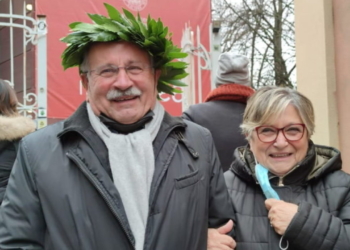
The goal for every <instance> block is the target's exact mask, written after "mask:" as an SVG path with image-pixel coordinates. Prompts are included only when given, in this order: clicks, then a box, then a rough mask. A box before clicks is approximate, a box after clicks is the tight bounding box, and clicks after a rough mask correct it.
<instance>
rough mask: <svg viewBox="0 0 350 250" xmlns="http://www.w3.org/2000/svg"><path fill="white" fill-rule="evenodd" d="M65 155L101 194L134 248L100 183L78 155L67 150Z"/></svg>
mask: <svg viewBox="0 0 350 250" xmlns="http://www.w3.org/2000/svg"><path fill="white" fill-rule="evenodd" d="M66 155H67V156H68V158H70V159H71V160H72V161H74V162H75V163H76V164H77V165H78V167H79V168H80V170H81V171H82V172H83V174H84V175H85V176H86V177H87V178H88V180H89V181H90V182H91V183H92V185H93V186H94V187H95V188H97V190H98V191H99V193H100V194H101V196H102V198H103V199H104V200H105V202H106V203H107V205H108V207H109V209H110V210H111V211H112V213H113V214H114V216H115V217H116V218H117V220H118V222H119V224H120V225H121V227H122V228H123V230H124V233H125V234H126V236H127V237H128V240H129V241H130V243H131V245H132V246H133V248H134V249H135V245H134V243H133V240H132V239H131V238H130V235H129V234H128V231H127V230H126V228H125V226H124V224H123V223H122V221H121V219H120V217H119V215H118V214H117V213H116V212H115V211H114V209H113V204H111V202H110V201H109V199H108V197H106V195H105V194H104V191H103V190H102V188H101V187H100V184H99V183H98V182H96V181H95V179H94V176H93V175H92V174H91V172H90V171H88V170H87V169H86V168H85V164H84V163H83V162H82V160H81V159H79V157H77V156H76V155H74V154H71V153H69V152H67V153H66Z"/></svg>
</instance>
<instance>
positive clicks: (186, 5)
mask: <svg viewBox="0 0 350 250" xmlns="http://www.w3.org/2000/svg"><path fill="white" fill-rule="evenodd" d="M104 2H105V1H102V0H94V1H92V0H91V1H83V0H59V1H48V0H36V14H37V15H45V16H46V18H47V25H48V34H47V41H48V42H47V43H48V44H47V62H48V65H47V68H48V76H47V78H48V118H51V119H64V118H66V117H68V116H69V115H71V114H72V113H73V112H74V110H75V109H76V108H77V107H78V105H79V104H80V103H81V102H82V101H83V100H84V99H85V91H84V90H83V89H82V87H81V85H80V82H79V74H78V69H77V68H73V69H68V70H66V71H63V68H62V66H61V54H62V52H63V50H64V49H65V46H66V44H65V43H63V42H60V38H62V37H64V36H66V35H67V33H68V32H69V27H68V25H69V24H70V23H72V22H76V21H83V22H91V21H90V19H89V18H88V16H87V14H86V13H99V14H102V15H107V12H106V10H105V8H104V5H103V3H104ZM108 3H109V4H111V5H113V6H115V7H116V8H117V9H119V10H121V9H122V8H125V9H127V10H129V11H131V12H133V13H136V11H139V12H140V15H141V17H143V18H147V16H148V15H149V14H150V15H151V17H152V18H155V19H158V18H160V19H161V20H162V21H163V23H164V25H165V26H168V27H169V30H170V32H171V33H172V34H173V36H172V37H173V38H172V39H173V42H174V43H175V44H177V45H178V46H179V47H180V46H181V38H182V34H183V30H184V29H185V27H186V25H187V26H190V27H191V28H192V29H193V30H196V29H197V26H198V27H199V29H200V30H201V35H200V40H201V44H202V45H203V46H204V47H206V49H207V50H209V37H210V35H209V25H210V20H211V16H210V15H211V14H210V11H211V7H210V1H195V0H192V1H189V0H176V1H174V0H162V1H159V0H111V1H109V2H108ZM39 67H40V65H39ZM202 82H203V84H202V93H203V96H204V97H205V94H206V93H208V92H209V90H210V75H209V72H208V71H207V72H205V71H204V73H202ZM197 95H198V93H197ZM162 98H164V101H163V102H162V103H163V105H164V107H165V108H166V110H167V111H169V112H170V113H171V114H173V115H180V114H181V112H182V104H181V100H182V96H181V95H175V96H166V95H162ZM196 98H197V99H196V100H198V97H196Z"/></svg>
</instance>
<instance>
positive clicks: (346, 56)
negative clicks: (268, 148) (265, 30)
mask: <svg viewBox="0 0 350 250" xmlns="http://www.w3.org/2000/svg"><path fill="white" fill-rule="evenodd" d="M333 3H334V6H333ZM333 10H334V11H333ZM349 15H350V1H349V0H333V2H332V1H331V0H307V1H305V0H295V30H296V57H297V58H296V59H297V84H298V90H299V91H300V92H302V93H304V94H305V95H306V96H307V97H309V98H310V99H311V101H312V102H313V104H314V108H315V113H316V133H315V135H314V136H313V137H312V139H313V141H314V142H315V143H317V144H323V145H330V146H333V147H336V148H340V150H341V151H342V157H343V162H344V164H343V168H344V170H345V171H348V172H350V133H349V132H347V131H346V124H348V127H350V126H349V125H350V124H349V122H350V110H349V112H347V113H348V114H346V109H350V99H349V98H350V93H349V90H350V86H349V84H350V82H349V79H350V77H349V74H350V67H349V62H350V52H349V46H350V42H349V39H350V32H349V27H350V22H349V20H350V17H349ZM345 47H346V48H345ZM346 96H348V100H346Z"/></svg>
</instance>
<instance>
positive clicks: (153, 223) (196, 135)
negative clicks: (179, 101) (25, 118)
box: [0, 104, 234, 250]
mask: <svg viewBox="0 0 350 250" xmlns="http://www.w3.org/2000/svg"><path fill="white" fill-rule="evenodd" d="M153 146H154V154H155V171H154V177H153V182H152V186H151V192H150V208H149V217H148V222H147V228H146V235H145V245H144V249H145V250H157V249H159V250H163V249H167V250H178V249H182V250H186V249H187V250H196V249H198V250H199V249H203V250H204V249H206V245H207V228H208V226H209V227H218V226H220V225H222V224H224V223H226V222H227V220H228V219H230V218H232V217H233V216H234V215H233V210H232V207H231V206H230V202H229V197H228V193H227V189H226V186H225V181H224V177H223V175H222V171H221V169H220V166H219V163H218V158H217V154H216V151H215V149H214V146H213V141H212V138H211V135H210V133H209V131H208V130H206V129H204V128H202V127H200V126H198V125H196V124H193V123H191V122H186V123H185V122H183V121H182V119H180V118H174V117H171V116H170V115H168V114H167V113H166V114H165V116H164V120H163V123H162V125H161V128H160V130H159V133H158V135H157V137H156V139H155V141H154V142H153ZM134 245H135V240H134V237H133V234H132V232H131V229H130V226H129V223H128V220H127V217H126V213H125V211H124V207H123V204H122V201H121V198H120V195H119V193H118V190H117V188H116V186H115V185H114V183H113V180H112V175H111V170H110V167H109V160H108V152H107V148H106V147H105V145H104V143H103V141H102V140H101V139H100V138H99V137H98V135H97V134H96V133H95V131H94V130H93V129H92V127H91V125H90V122H89V118H88V115H87V111H86V105H85V104H83V105H82V106H80V108H79V109H78V110H77V112H75V114H73V116H72V117H70V118H69V119H68V120H66V121H65V122H60V123H56V124H54V125H51V126H48V127H46V128H44V129H41V130H39V131H37V132H35V133H33V134H31V135H29V136H27V137H25V138H24V139H23V140H22V142H21V143H20V147H19V153H18V160H17V161H16V164H15V166H14V168H13V171H12V173H11V177H10V181H9V185H8V188H7V191H6V198H5V199H4V202H3V204H2V207H1V209H0V248H1V249H45V250H68V249H69V250H100V249H101V250H114V249H122V250H128V249H134Z"/></svg>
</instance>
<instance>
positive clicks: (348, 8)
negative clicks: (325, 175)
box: [333, 0, 350, 173]
mask: <svg viewBox="0 0 350 250" xmlns="http://www.w3.org/2000/svg"><path fill="white" fill-rule="evenodd" d="M333 13H334V38H335V39H334V41H335V66H336V67H335V68H336V71H335V72H336V79H337V85H336V86H337V104H338V114H339V115H338V117H339V144H340V149H341V152H342V158H343V168H344V170H345V171H347V172H349V173H350V0H333Z"/></svg>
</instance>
